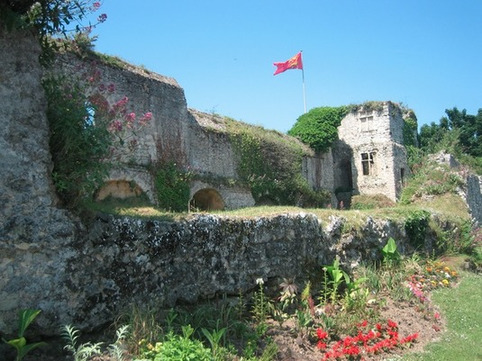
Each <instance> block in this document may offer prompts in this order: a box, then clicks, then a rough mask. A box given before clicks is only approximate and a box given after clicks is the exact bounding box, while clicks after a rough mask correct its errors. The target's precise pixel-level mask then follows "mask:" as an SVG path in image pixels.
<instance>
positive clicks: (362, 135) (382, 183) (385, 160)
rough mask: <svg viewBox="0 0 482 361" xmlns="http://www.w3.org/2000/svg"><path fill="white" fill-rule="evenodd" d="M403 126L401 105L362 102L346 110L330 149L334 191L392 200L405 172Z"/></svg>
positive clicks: (405, 174)
mask: <svg viewBox="0 0 482 361" xmlns="http://www.w3.org/2000/svg"><path fill="white" fill-rule="evenodd" d="M403 129H404V119H403V114H402V111H401V108H400V106H398V105H397V104H395V103H392V102H371V103H366V104H364V105H361V106H359V107H356V108H355V109H354V110H353V111H352V112H350V113H349V114H348V115H347V116H346V117H345V118H344V119H343V120H342V122H341V125H340V127H339V128H338V136H339V141H338V142H337V143H336V145H335V147H334V149H333V154H334V168H335V172H334V173H335V190H336V191H337V192H339V193H340V192H347V193H351V194H352V195H356V194H383V195H385V196H387V197H388V198H390V199H392V200H394V201H396V200H397V199H398V198H399V196H400V193H401V190H402V184H403V181H404V178H405V177H406V176H407V173H408V172H409V168H408V165H407V154H406V149H405V146H404V144H403Z"/></svg>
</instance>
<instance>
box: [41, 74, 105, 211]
mask: <svg viewBox="0 0 482 361" xmlns="http://www.w3.org/2000/svg"><path fill="white" fill-rule="evenodd" d="M43 86H44V89H45V93H46V95H47V100H48V108H47V118H48V121H49V126H50V152H51V154H52V160H53V163H54V169H53V172H52V177H53V181H54V185H55V187H56V189H57V193H58V194H59V195H60V197H61V198H62V199H63V200H64V201H65V202H66V203H67V204H72V205H73V204H76V203H77V202H78V200H79V199H80V198H82V197H83V196H84V195H86V194H92V193H93V192H94V190H95V189H96V188H97V187H98V186H100V184H101V183H102V180H103V178H104V177H105V176H106V174H107V171H108V169H109V164H108V163H106V162H104V160H105V158H106V157H107V155H108V154H109V149H110V147H111V145H112V137H111V134H110V133H109V131H108V129H107V125H106V124H103V123H101V120H100V119H98V120H97V121H96V123H95V124H94V122H92V121H89V120H90V119H91V114H92V112H94V109H95V108H94V106H93V105H92V104H91V103H89V102H88V101H87V100H88V99H87V96H86V95H85V94H86V90H85V88H84V87H83V86H81V85H80V84H79V83H76V82H73V81H72V80H71V79H69V78H67V77H49V78H46V79H44V81H43Z"/></svg>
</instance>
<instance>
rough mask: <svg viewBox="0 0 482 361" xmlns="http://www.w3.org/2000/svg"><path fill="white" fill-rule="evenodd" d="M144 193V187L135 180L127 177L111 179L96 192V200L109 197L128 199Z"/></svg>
mask: <svg viewBox="0 0 482 361" xmlns="http://www.w3.org/2000/svg"><path fill="white" fill-rule="evenodd" d="M142 193H144V191H143V189H142V188H141V187H140V186H139V185H138V184H137V183H136V182H135V181H132V180H131V181H128V180H126V179H117V180H109V181H107V182H105V183H104V184H103V185H102V186H101V187H100V188H99V190H98V191H97V192H96V195H95V200H97V201H102V200H104V199H106V198H108V197H112V198H118V199H127V198H132V197H138V196H140V195H141V194H142Z"/></svg>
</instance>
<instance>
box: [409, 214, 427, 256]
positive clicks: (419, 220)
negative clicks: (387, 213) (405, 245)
mask: <svg viewBox="0 0 482 361" xmlns="http://www.w3.org/2000/svg"><path fill="white" fill-rule="evenodd" d="M429 220H430V213H429V212H427V211H424V210H417V211H413V212H411V213H410V214H409V216H408V217H407V219H406V221H405V232H407V236H408V239H409V242H410V244H411V245H412V246H413V247H415V248H416V249H419V248H423V246H424V245H425V236H426V233H427V227H428V222H429Z"/></svg>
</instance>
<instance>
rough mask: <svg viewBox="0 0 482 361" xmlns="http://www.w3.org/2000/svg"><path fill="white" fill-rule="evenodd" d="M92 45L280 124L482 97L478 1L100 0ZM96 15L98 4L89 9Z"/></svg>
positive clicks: (426, 110)
mask: <svg viewBox="0 0 482 361" xmlns="http://www.w3.org/2000/svg"><path fill="white" fill-rule="evenodd" d="M100 13H106V14H107V16H108V18H107V21H106V22H105V23H103V24H101V25H99V26H98V27H97V28H96V29H95V30H94V32H93V33H94V34H95V35H98V36H99V38H98V41H97V42H96V43H95V49H96V50H97V51H99V52H102V53H106V54H109V55H115V56H119V57H120V58H122V59H124V60H126V61H128V62H130V63H133V64H135V65H142V66H144V67H146V68H147V69H149V70H151V71H154V72H156V73H159V74H162V75H165V76H169V77H173V78H175V79H176V80H177V82H178V83H179V84H180V86H181V87H182V88H183V89H184V92H185V95H186V100H187V104H188V106H189V107H190V108H195V109H197V110H200V111H205V112H215V113H218V114H221V115H225V116H229V117H232V118H234V119H236V120H241V121H244V122H247V123H250V124H255V125H261V126H263V127H265V128H268V129H276V130H279V131H282V132H286V131H287V130H289V129H290V128H291V127H292V126H293V124H294V123H295V122H296V119H297V118H298V117H299V116H300V115H301V114H303V111H304V109H303V108H304V107H303V82H302V71H301V70H288V71H286V72H284V73H282V74H278V75H276V76H273V73H274V71H275V69H276V67H275V66H274V65H273V62H281V61H286V60H288V59H289V58H291V57H292V56H293V55H295V54H296V53H297V52H298V51H300V50H303V64H304V78H305V90H306V104H307V109H308V110H309V109H311V108H314V107H319V106H340V105H348V104H358V103H363V102H365V101H370V100H391V101H394V102H398V103H403V104H404V105H406V106H407V107H409V108H411V109H413V110H414V111H415V113H416V114H417V117H418V121H419V126H421V125H422V124H426V123H431V122H436V123H438V121H439V119H440V118H441V117H442V116H444V115H445V109H447V108H452V107H454V106H456V107H458V108H459V109H467V112H468V113H469V114H476V112H477V110H478V109H479V108H482V21H481V20H480V15H481V14H482V1H480V0H457V1H455V0H453V1H449V0H438V1H435V0H430V1H429V0H403V1H402V0H365V1H362V0H330V1H327V0H298V1H285V0H277V1H274V0H243V1H229V0H223V1H221V0H205V1H201V0H176V1H172V0H171V1H165V0H141V1H136V2H133V1H127V0H104V1H102V7H101V9H100ZM97 15H98V14H97Z"/></svg>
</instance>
